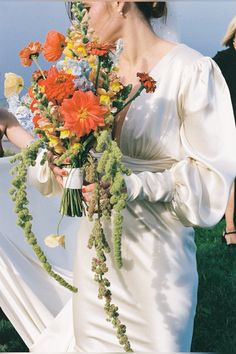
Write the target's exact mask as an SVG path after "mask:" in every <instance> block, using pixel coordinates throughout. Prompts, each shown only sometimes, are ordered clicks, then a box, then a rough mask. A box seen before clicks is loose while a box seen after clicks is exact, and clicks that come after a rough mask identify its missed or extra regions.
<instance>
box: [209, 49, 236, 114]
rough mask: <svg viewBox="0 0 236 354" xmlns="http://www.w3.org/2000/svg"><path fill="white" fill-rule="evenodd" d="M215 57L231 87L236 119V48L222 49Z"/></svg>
mask: <svg viewBox="0 0 236 354" xmlns="http://www.w3.org/2000/svg"><path fill="white" fill-rule="evenodd" d="M213 59H214V60H215V62H216V63H217V64H218V66H219V68H220V70H221V72H222V74H223V76H224V78H225V81H226V82H227V85H228V87H229V91H230V95H231V100H232V103H233V109H234V118H235V120H236V50H235V49H234V48H231V47H230V48H228V49H226V50H222V51H221V52H218V53H217V54H216V55H215V56H214V58H213Z"/></svg>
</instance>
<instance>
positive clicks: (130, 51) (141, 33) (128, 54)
mask: <svg viewBox="0 0 236 354" xmlns="http://www.w3.org/2000/svg"><path fill="white" fill-rule="evenodd" d="M122 38H123V40H124V51H123V52H122V54H121V57H120V65H121V66H125V67H126V69H127V70H129V69H130V70H134V68H136V69H138V70H139V71H141V70H144V71H145V70H148V69H149V68H148V63H147V58H151V57H152V53H153V50H154V49H155V48H156V45H157V43H158V42H160V43H161V42H162V40H161V39H160V38H159V37H157V36H156V35H155V33H154V32H153V31H152V29H151V27H150V26H149V24H148V23H147V22H146V21H144V20H142V19H141V18H139V17H133V18H132V17H131V16H130V17H129V18H127V20H126V23H125V26H124V28H123V36H122ZM155 50H156V49H155Z"/></svg>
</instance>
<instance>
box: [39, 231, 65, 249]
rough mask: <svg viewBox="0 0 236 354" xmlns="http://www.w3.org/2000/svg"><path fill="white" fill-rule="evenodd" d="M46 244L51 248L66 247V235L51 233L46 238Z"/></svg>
mask: <svg viewBox="0 0 236 354" xmlns="http://www.w3.org/2000/svg"><path fill="white" fill-rule="evenodd" d="M44 242H45V245H46V246H48V247H51V248H54V247H57V246H62V247H64V248H65V235H60V234H50V235H48V236H47V237H46V238H45V239H44Z"/></svg>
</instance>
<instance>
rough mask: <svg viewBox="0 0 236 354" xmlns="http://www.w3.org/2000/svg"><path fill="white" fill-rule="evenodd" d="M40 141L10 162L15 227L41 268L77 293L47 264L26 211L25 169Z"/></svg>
mask: <svg viewBox="0 0 236 354" xmlns="http://www.w3.org/2000/svg"><path fill="white" fill-rule="evenodd" d="M41 145H42V142H41V140H37V141H35V142H33V143H32V144H31V145H30V146H29V147H28V148H26V149H23V150H22V152H21V153H19V154H17V155H15V156H14V157H13V158H12V159H11V162H17V161H18V164H17V165H16V166H14V167H13V168H12V171H11V173H12V174H13V175H14V178H13V179H12V185H13V188H12V189H11V190H10V191H9V193H10V195H11V198H12V200H13V202H14V203H15V209H14V211H15V213H16V214H17V216H18V218H17V225H19V226H20V227H21V228H22V229H23V231H24V234H25V239H26V241H27V242H28V243H29V244H30V245H31V246H32V249H33V251H34V253H35V255H36V256H37V258H38V260H39V261H40V263H41V264H42V267H43V268H44V269H45V270H46V271H47V273H48V274H49V275H50V276H51V277H52V278H54V279H55V280H56V281H57V282H58V283H59V284H61V285H62V286H64V287H66V288H67V289H69V290H71V291H73V292H77V288H75V287H74V286H72V285H71V284H69V283H68V282H67V281H66V280H64V279H63V278H62V277H61V276H60V275H59V274H57V273H55V272H54V271H53V270H52V266H51V265H50V263H49V262H48V260H47V258H46V256H45V254H44V252H43V250H42V249H41V247H40V246H39V245H38V243H37V238H36V236H35V235H34V233H33V231H32V219H33V218H32V216H31V214H30V211H29V209H28V207H27V206H28V204H29V201H28V199H27V193H26V181H27V168H28V166H31V165H34V164H35V161H36V158H37V154H38V151H39V148H40V147H41Z"/></svg>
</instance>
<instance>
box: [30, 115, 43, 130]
mask: <svg viewBox="0 0 236 354" xmlns="http://www.w3.org/2000/svg"><path fill="white" fill-rule="evenodd" d="M40 119H42V116H41V115H40V114H38V113H36V114H35V116H34V117H33V118H32V122H33V123H34V127H35V128H38V127H39V124H38V121H39V120H40Z"/></svg>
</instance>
